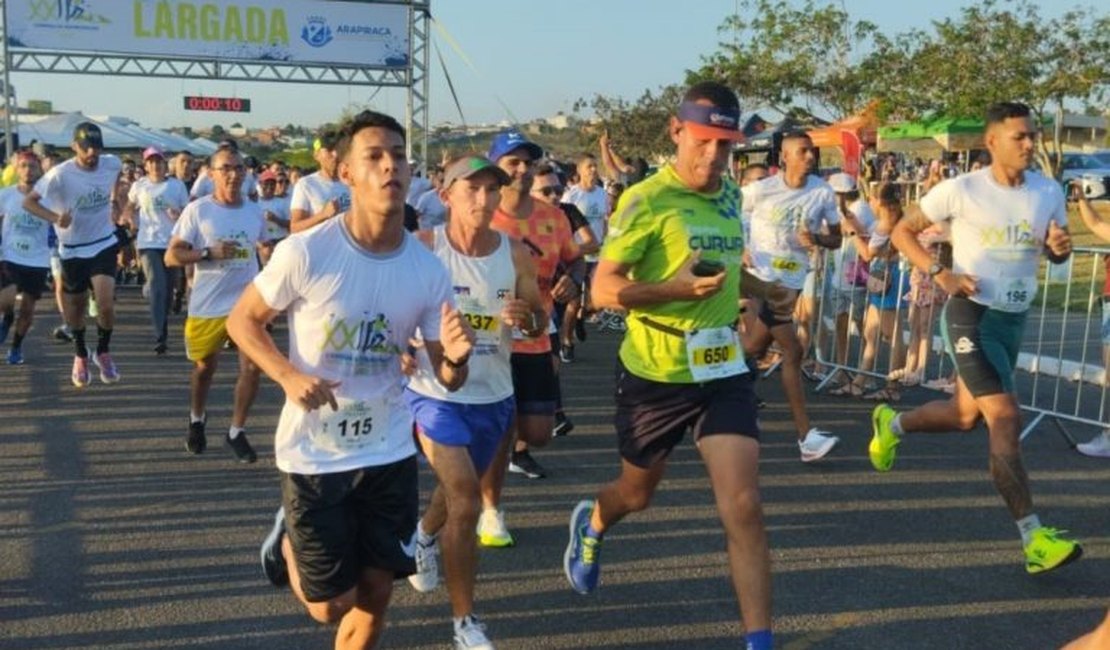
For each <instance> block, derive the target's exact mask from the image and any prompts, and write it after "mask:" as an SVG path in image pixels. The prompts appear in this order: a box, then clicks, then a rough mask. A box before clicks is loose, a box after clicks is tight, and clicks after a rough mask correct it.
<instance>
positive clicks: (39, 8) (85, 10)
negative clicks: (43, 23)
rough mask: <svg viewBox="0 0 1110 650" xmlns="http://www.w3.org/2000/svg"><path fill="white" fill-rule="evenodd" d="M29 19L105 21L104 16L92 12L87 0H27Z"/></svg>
mask: <svg viewBox="0 0 1110 650" xmlns="http://www.w3.org/2000/svg"><path fill="white" fill-rule="evenodd" d="M29 2H30V7H31V20H53V21H62V22H66V23H82V22H83V23H107V22H108V19H107V18H105V17H104V16H101V15H98V14H94V13H93V12H92V3H91V2H89V0H29Z"/></svg>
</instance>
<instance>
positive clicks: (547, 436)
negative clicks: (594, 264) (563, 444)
mask: <svg viewBox="0 0 1110 650" xmlns="http://www.w3.org/2000/svg"><path fill="white" fill-rule="evenodd" d="M542 155H543V149H541V148H540V147H539V145H537V144H535V143H533V142H530V141H528V140H527V139H526V138H525V137H524V136H523V135H522V134H521V133H520V132H519V131H515V130H510V131H503V132H501V133H498V134H497V135H496V136H494V138H493V144H492V145H491V146H490V150H489V156H488V157H489V159H490V160H492V161H494V162H495V163H496V164H497V166H498V167H500V168H501V169H502V170H503V171H504V172H505V173H506V174H508V175H509V178H510V182H509V184H508V185H505V186H503V187H502V188H501V202H500V204H499V205H498V208H497V210H496V212H494V215H493V222H492V224H491V225H492V227H493V229H494V230H499V231H501V232H503V233H505V234H507V235H509V236H510V237H513V238H515V239H518V240H520V241H521V242H523V243H524V245H525V247H526V248H527V249H528V250H529V252H531V253H532V257H533V260H534V261H535V263H536V275H537V281H538V284H539V289H540V295H541V297H542V298H543V300H544V308H545V309H547V311H548V313H551V312H552V310H553V308H554V301H555V300H559V301H561V302H562V301H565V300H567V299H569V298H571V297H573V295H574V292H575V291H576V286H577V284H576V283H575V281H574V278H573V277H571V275H570V274H566V275H564V276H562V277H561V278H560V279H559V280H558V281H557V282H556V281H555V279H554V278H555V275H556V269H557V268H558V267H559V265H560V264H563V265H570V264H571V263H572V262H574V261H576V260H577V259H579V258H580V257H581V251H580V250H579V248H578V244H576V243H575V241H574V235H573V234H572V233H571V231H570V224H569V222H568V221H567V218H566V216H565V215H564V214H563V212H562V211H561V210H559V209H558V208H556V207H553V206H550V205H547V204H544V203H542V202H540V201H535V200H533V199H532V197H531V196H530V191H531V189H532V167H533V165H534V164H535V161H536V160H538V159H539V158H540V157H541V156H542ZM511 363H512V371H513V391H514V393H515V396H516V416H515V418H514V421H513V426H512V429H513V435H509V436H505V439H504V442H503V443H502V445H503V448H502V449H500V450H498V453H497V455H496V456H495V459H494V462H493V463H492V464H491V466H490V469H489V471H487V472H486V474H485V475H484V476H483V477H482V515H481V517H479V519H478V540H479V542H480V543H481V544H482V545H483V546H494V547H505V546H512V545H513V538H512V535H510V534H509V531H508V530H507V529H506V528H505V520H504V515H503V513H502V512H501V510H500V501H501V486H502V484H503V483H504V481H505V470H506V468H508V469H509V470H510V471H513V472H515V473H519V474H523V475H525V476H527V477H528V478H543V477H544V476H545V475H546V472H545V471H544V469H543V468H542V467H541V466H540V464H539V463H537V462H536V461H535V459H533V458H532V456H531V455H530V454H529V453H528V447H529V446H533V447H542V446H544V445H546V444H547V443H548V441H550V440H551V431H552V427H553V426H554V423H555V400H556V391H557V385H556V379H555V369H554V366H553V364H552V361H551V340H550V338H549V337H548V336H547V333H546V332H545V333H544V334H543V335H541V336H538V337H535V338H528V337H525V336H524V335H523V334H521V333H520V332H519V331H514V332H513V351H512V358H511ZM514 440H515V441H516V442H515V446H514V448H513V452H512V458H511V462H508V461H509V453H508V451H509V447H508V445H510V444H514V443H513V441H514Z"/></svg>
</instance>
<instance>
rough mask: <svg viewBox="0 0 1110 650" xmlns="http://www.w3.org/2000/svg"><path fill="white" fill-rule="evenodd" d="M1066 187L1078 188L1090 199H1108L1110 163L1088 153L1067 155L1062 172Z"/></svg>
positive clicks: (1062, 179)
mask: <svg viewBox="0 0 1110 650" xmlns="http://www.w3.org/2000/svg"><path fill="white" fill-rule="evenodd" d="M1060 181H1061V182H1062V183H1063V184H1064V187H1069V186H1072V187H1075V186H1078V187H1079V188H1080V189H1081V190H1082V192H1083V194H1084V195H1086V197H1087V198H1088V199H1099V198H1107V193H1108V190H1110V162H1104V161H1102V160H1100V159H1099V158H1097V157H1096V156H1094V155H1091V154H1086V153H1065V154H1064V168H1063V169H1062V170H1060Z"/></svg>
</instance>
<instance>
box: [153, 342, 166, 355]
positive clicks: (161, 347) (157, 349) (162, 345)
mask: <svg viewBox="0 0 1110 650" xmlns="http://www.w3.org/2000/svg"><path fill="white" fill-rule="evenodd" d="M167 350H169V347H167V346H166V342H165V341H158V345H156V346H154V354H157V355H158V356H162V355H164V354H165V353H166V351H167Z"/></svg>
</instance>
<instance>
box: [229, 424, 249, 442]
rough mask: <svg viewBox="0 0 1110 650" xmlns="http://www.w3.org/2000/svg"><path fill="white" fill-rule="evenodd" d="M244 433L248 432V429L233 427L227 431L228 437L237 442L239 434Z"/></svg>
mask: <svg viewBox="0 0 1110 650" xmlns="http://www.w3.org/2000/svg"><path fill="white" fill-rule="evenodd" d="M244 431H246V429H244V428H243V427H231V428H230V429H228V430H227V437H228V438H229V439H231V440H235V439H236V438H238V437H239V434H240V433H243V432H244Z"/></svg>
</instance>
